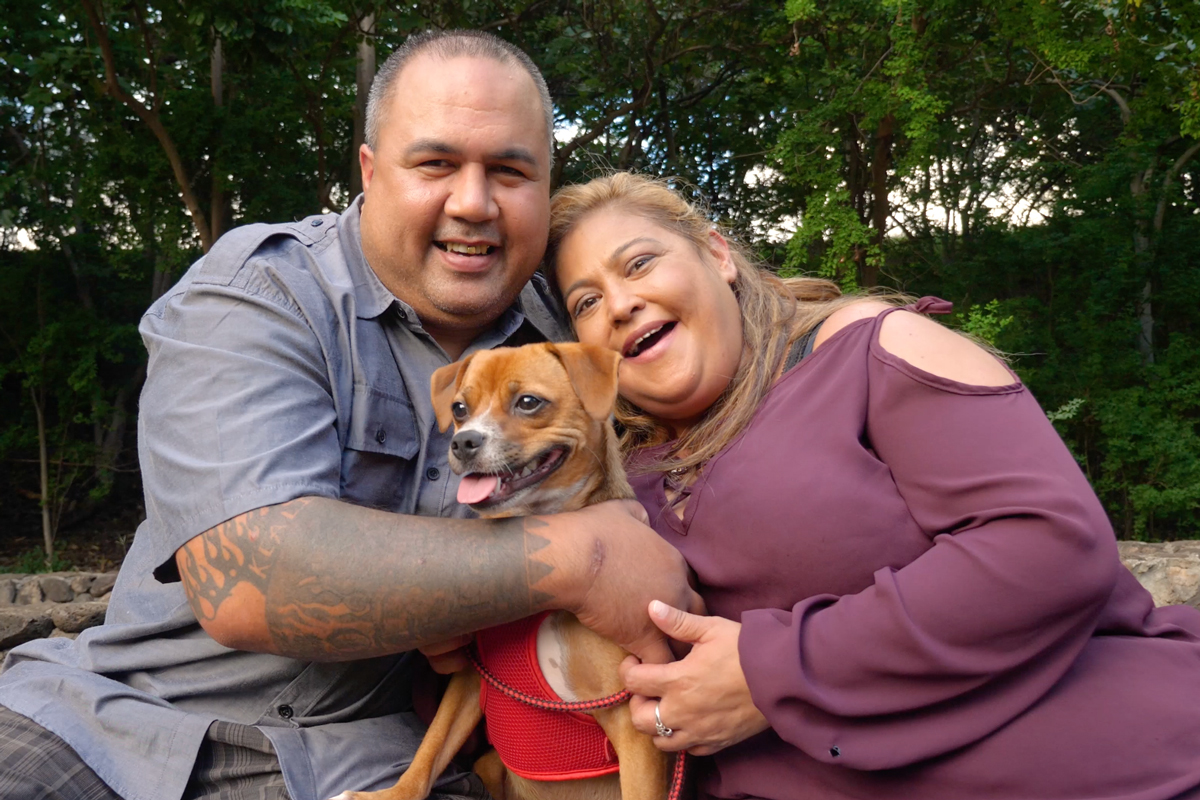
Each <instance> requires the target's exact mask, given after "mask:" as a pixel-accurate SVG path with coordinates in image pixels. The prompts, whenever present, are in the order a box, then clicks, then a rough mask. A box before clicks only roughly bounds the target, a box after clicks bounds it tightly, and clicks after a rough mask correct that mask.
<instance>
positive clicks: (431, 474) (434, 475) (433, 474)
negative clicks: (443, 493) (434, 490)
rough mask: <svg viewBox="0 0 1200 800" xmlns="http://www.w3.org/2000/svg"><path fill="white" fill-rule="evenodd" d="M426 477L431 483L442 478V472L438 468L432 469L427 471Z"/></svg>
mask: <svg viewBox="0 0 1200 800" xmlns="http://www.w3.org/2000/svg"><path fill="white" fill-rule="evenodd" d="M425 477H426V478H429V480H431V481H436V480H437V479H438V478H440V477H442V472H441V470H439V469H438V468H437V467H430V468H429V469H427V470H425Z"/></svg>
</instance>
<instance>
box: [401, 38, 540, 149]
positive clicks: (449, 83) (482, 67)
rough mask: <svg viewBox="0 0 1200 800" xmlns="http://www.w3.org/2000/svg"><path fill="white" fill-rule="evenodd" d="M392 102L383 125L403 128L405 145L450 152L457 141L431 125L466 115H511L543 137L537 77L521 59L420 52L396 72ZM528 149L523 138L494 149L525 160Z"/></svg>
mask: <svg viewBox="0 0 1200 800" xmlns="http://www.w3.org/2000/svg"><path fill="white" fill-rule="evenodd" d="M388 105H389V106H390V107H389V108H388V113H387V115H386V117H385V119H384V128H385V129H387V128H394V127H401V128H404V129H405V138H406V139H407V140H408V141H406V142H405V143H404V145H403V147H404V149H405V150H411V149H414V148H420V149H424V150H431V151H434V152H446V153H447V154H452V153H451V152H450V151H451V150H453V148H454V147H455V146H456V144H455V143H454V142H452V141H447V140H446V139H445V137H444V136H443V135H442V132H441V131H438V130H430V129H429V127H427V126H429V125H430V124H436V123H437V122H438V121H439V120H443V119H446V118H451V119H456V120H458V121H459V122H464V121H468V117H469V116H470V115H481V116H482V115H488V116H491V117H495V116H496V115H499V116H502V117H507V118H508V121H509V124H510V125H511V127H512V128H513V130H514V131H515V132H519V133H520V134H522V138H525V134H527V135H528V137H529V138H530V140H531V141H530V142H529V144H534V143H540V142H541V140H542V139H544V138H545V133H544V132H543V128H544V125H543V124H542V120H543V118H544V115H543V112H542V99H541V96H540V94H539V92H538V89H537V86H536V84H535V83H534V81H533V78H532V77H531V76H530V75H529V73H527V72H526V71H525V70H524V69H523V68H522V67H521V66H520V65H519V64H517V63H515V62H513V63H510V62H507V61H502V60H498V59H495V58H492V57H490V56H480V55H464V56H454V57H451V58H444V57H442V56H440V55H438V54H436V53H422V54H420V55H417V56H415V57H414V58H413V59H412V61H410V62H409V63H408V64H406V65H405V67H404V69H403V70H402V71H401V73H400V74H399V75H398V76H397V78H396V82H395V85H394V86H393V89H392V92H391V97H390V98H389V100H388ZM479 122H480V124H491V123H490V121H485V120H480V121H479ZM528 151H529V148H527V147H523V146H522V145H521V144H513V145H508V144H505V145H502V146H500V147H499V149H498V150H497V152H496V153H492V154H490V155H495V156H498V157H500V158H502V159H506V158H508V157H516V159H517V160H522V158H521V157H522V156H523V155H524V154H525V153H526V152H528Z"/></svg>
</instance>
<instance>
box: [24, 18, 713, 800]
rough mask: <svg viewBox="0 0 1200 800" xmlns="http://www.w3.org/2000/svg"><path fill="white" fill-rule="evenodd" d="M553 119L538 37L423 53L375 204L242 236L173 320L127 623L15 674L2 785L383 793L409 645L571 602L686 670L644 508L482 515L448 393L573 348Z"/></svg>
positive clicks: (152, 332) (399, 750)
mask: <svg viewBox="0 0 1200 800" xmlns="http://www.w3.org/2000/svg"><path fill="white" fill-rule="evenodd" d="M551 127H552V115H551V107H550V104H549V97H548V95H547V93H546V90H545V84H544V82H543V81H542V78H541V76H540V74H539V73H538V71H537V69H536V68H535V67H534V66H533V65H532V63H531V62H529V60H528V58H527V57H526V56H525V55H524V54H523V53H521V52H520V51H518V50H516V49H515V48H512V47H511V46H509V45H507V44H505V43H504V42H502V41H500V40H499V39H496V38H494V37H490V36H486V35H482V34H476V33H470V32H466V33H464V32H457V33H451V34H428V35H421V36H417V37H413V38H411V39H410V40H409V41H408V42H407V43H406V44H405V45H404V47H402V48H401V49H400V50H399V51H398V52H397V53H396V54H394V55H393V56H392V57H391V58H390V59H389V60H388V62H387V63H385V64H384V66H383V68H382V69H381V70H380V73H379V75H378V76H377V78H376V82H375V85H374V86H373V88H372V94H371V99H370V104H369V110H368V137H367V145H365V146H364V147H363V150H362V154H361V161H362V168H363V170H362V172H363V188H364V194H363V197H362V198H361V201H359V200H356V201H355V202H354V203H352V204H351V207H350V208H349V209H347V211H346V212H344V213H343V214H341V215H340V216H337V217H335V216H333V215H327V216H323V217H321V216H318V217H312V218H310V219H306V220H303V221H301V222H299V223H293V224H289V225H277V226H266V225H254V226H247V227H245V228H241V229H238V230H236V231H233V232H231V233H230V234H229V235H227V236H226V237H224V238H223V239H222V240H221V241H220V242H218V243H217V245H216V246H215V247H214V248H213V250H212V251H211V252H210V253H209V254H208V255H207V256H206V257H205V258H203V259H201V260H200V261H199V262H197V263H196V264H195V265H194V266H193V267H192V269H191V270H190V271H189V272H188V274H187V275H186V276H185V277H184V279H183V280H182V281H181V282H180V283H179V284H178V285H177V286H176V287H175V288H174V289H172V290H171V291H170V292H169V293H168V294H167V295H166V296H164V297H163V298H162V299H160V300H159V301H158V302H157V303H155V304H154V306H153V307H152V308H151V309H150V310H149V311H148V312H147V314H146V316H145V317H144V319H143V322H142V326H141V330H142V334H143V338H144V339H145V341H146V345H147V348H148V350H149V353H150V361H149V377H148V379H147V383H146V387H145V390H144V392H143V395H142V402H141V415H140V421H139V440H140V441H139V446H140V457H141V464H142V475H143V480H144V482H145V490H146V500H147V502H146V511H147V520H146V522H145V523H144V524H143V525H142V527H141V528H140V529H139V531H138V534H137V537H136V538H135V540H134V544H133V547H132V548H131V550H130V553H129V556H128V558H127V560H126V562H125V565H124V566H123V568H122V571H121V575H120V577H119V580H118V582H117V587H116V588H115V590H114V592H113V599H112V604H111V605H110V607H109V613H108V617H107V619H106V623H105V625H104V626H102V627H100V628H96V629H93V630H90V631H86V632H84V633H83V634H82V635H80V637H79V639H78V640H77V641H76V642H74V643H72V642H68V641H66V640H47V641H43V642H38V643H33V644H31V645H28V646H26V647H24V648H20V649H18V650H17V651H14V653H13V654H12V655H11V657H10V658H9V660H8V662H7V664H6V671H5V673H4V674H3V675H0V705H3V706H5V707H6V708H5V709H3V710H0V795H3V796H5V797H27V796H30V797H32V796H37V797H43V796H49V797H64V798H72V800H74V799H75V798H79V797H88V798H93V797H94V798H105V800H108V799H109V798H112V797H121V798H125V800H173V799H174V798H178V797H181V796H183V797H189V798H192V797H214V798H216V797H220V798H241V797H255V798H259V797H263V798H276V797H279V798H283V797H290V798H291V799H292V800H319V799H320V798H323V797H328V796H331V795H332V794H335V793H336V792H338V791H341V790H343V789H359V788H382V787H383V786H386V785H390V783H391V782H392V781H394V779H395V777H396V775H397V773H398V772H399V770H400V769H401V766H402V764H403V763H404V762H405V761H406V760H407V758H408V757H409V756H411V754H412V752H413V751H414V750H415V747H416V744H417V741H418V739H419V725H418V724H417V723H416V722H415V720H414V717H413V715H412V713H411V680H410V678H411V674H412V670H413V661H414V659H416V658H417V656H415V655H414V654H413V653H411V652H409V651H412V650H413V648H417V647H422V646H426V647H428V648H429V649H430V651H431V652H434V653H438V652H442V651H444V650H446V649H448V648H452V647H453V646H455V645H457V644H459V643H461V642H462V641H464V639H465V635H466V634H468V633H469V632H470V631H474V630H478V629H480V628H483V627H487V626H491V625H495V624H498V623H501V622H505V621H509V620H513V619H517V618H520V617H524V616H527V615H529V614H531V613H534V612H536V611H538V610H541V609H545V608H566V609H568V610H571V611H573V612H575V613H576V614H577V615H579V616H580V618H581V619H582V620H583V621H584V622H585V623H587V624H589V625H592V626H593V627H595V628H596V629H597V630H599V631H600V632H602V633H604V634H605V635H608V636H610V637H611V638H614V639H615V640H616V641H618V642H619V643H621V644H623V645H625V646H626V647H627V648H628V649H630V650H631V651H633V652H634V653H635V654H638V655H640V656H643V657H644V658H650V659H657V660H665V659H666V658H667V657H668V656H667V654H666V650H665V646H664V644H663V643H662V641H661V639H660V638H659V637H658V635H657V633H656V629H654V627H653V626H652V625H651V623H650V622H649V620H648V618H647V616H646V607H647V605H648V602H649V601H650V600H651V599H653V598H660V599H664V600H666V601H668V602H672V603H673V604H675V605H677V606H680V605H681V606H685V607H686V606H688V605H691V606H693V607H694V606H695V604H696V602H697V600H696V597H695V595H694V594H693V593H692V592H691V591H690V589H688V587H687V585H686V580H685V567H684V565H683V563H682V561H681V559H679V557H678V555H677V554H676V553H675V551H674V550H673V549H671V548H670V547H668V546H667V545H665V544H664V543H662V542H661V541H660V540H659V539H658V537H657V536H656V535H655V534H654V533H653V532H652V531H651V530H650V529H649V528H647V527H646V526H645V525H644V524H643V522H644V512H640V509H638V507H636V506H635V505H633V504H630V503H616V502H614V503H608V504H604V505H602V506H597V507H594V508H592V509H588V510H585V511H582V512H577V513H574V514H563V515H558V516H555V517H544V518H528V519H518V520H509V521H504V522H498V523H497V522H485V521H481V520H474V519H464V518H463V517H466V516H468V514H467V512H466V511H465V510H464V509H463V508H461V507H460V506H459V505H458V504H457V503H456V502H455V500H454V498H455V488H456V487H455V482H456V479H455V478H454V476H453V475H452V473H451V472H450V470H449V468H448V464H447V446H448V433H447V434H442V433H440V432H438V431H437V429H436V422H435V420H434V416H433V412H432V409H431V407H430V400H429V390H428V383H429V376H430V374H431V373H432V371H433V370H434V369H436V368H437V367H439V366H441V365H443V364H446V363H449V362H451V361H452V360H455V359H457V358H458V357H460V356H462V355H464V354H467V353H469V352H472V351H474V350H477V349H480V348H485V347H494V346H497V345H501V344H519V343H523V342H526V341H533V340H537V339H541V338H545V337H553V336H557V335H559V333H560V332H559V330H558V329H557V326H556V323H555V321H554V318H553V316H552V315H551V314H550V313H548V311H547V303H548V300H547V299H546V298H547V297H548V292H547V291H546V288H545V286H544V285H543V284H541V283H539V282H537V281H532V280H531V278H532V277H533V273H534V270H535V269H536V266H537V264H538V262H539V260H540V258H541V256H542V252H543V249H544V246H545V241H546V226H547V218H548V195H549V174H550V152H551V139H550V135H551ZM440 785H441V786H442V787H443V791H444V792H445V793H447V794H450V795H463V794H467V795H475V796H478V795H479V794H480V793H481V789H480V787H479V786H478V783H477V782H472V781H471V780H470V779H468V778H461V777H460V776H458V775H448V776H445V777H444V778H443V782H442V784H440Z"/></svg>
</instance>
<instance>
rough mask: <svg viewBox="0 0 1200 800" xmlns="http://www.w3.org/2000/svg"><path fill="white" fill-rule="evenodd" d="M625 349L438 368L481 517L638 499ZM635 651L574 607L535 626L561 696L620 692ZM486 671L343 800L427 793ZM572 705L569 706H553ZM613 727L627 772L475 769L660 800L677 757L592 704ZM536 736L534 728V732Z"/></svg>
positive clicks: (529, 796) (612, 739) (624, 713)
mask: <svg viewBox="0 0 1200 800" xmlns="http://www.w3.org/2000/svg"><path fill="white" fill-rule="evenodd" d="M620 360H621V358H620V355H619V354H617V353H615V352H613V351H610V350H605V349H603V348H599V347H594V346H591V345H582V344H535V345H526V346H525V347H519V348H498V349H496V350H486V351H480V352H477V353H474V354H472V355H471V356H468V357H467V358H465V359H463V360H462V361H460V362H458V363H455V364H450V365H448V366H445V367H442V368H441V369H439V370H437V371H436V372H434V373H433V380H432V386H431V392H432V396H433V408H434V412H435V413H436V415H437V421H438V427H439V428H440V429H441V430H443V431H444V430H446V429H447V428H448V427H449V426H450V423H451V422H454V423H455V424H456V426H457V427H456V430H455V435H454V438H453V440H452V443H451V452H450V463H451V467H452V468H453V469H454V471H455V472H456V473H457V474H459V475H462V481H461V483H460V485H459V491H458V499H459V502H462V503H465V504H467V505H469V506H471V507H472V508H473V509H474V510H475V511H476V512H478V514H479V515H480V516H481V517H485V518H499V517H513V516H521V515H526V514H553V513H558V512H562V511H574V510H577V509H580V508H583V507H584V506H588V505H592V504H594V503H600V502H603V501H605V500H612V499H619V498H632V497H633V491H632V490H631V489H630V487H629V482H628V481H627V480H626V479H625V471H624V469H623V467H622V464H621V457H620V453H619V451H618V449H617V443H616V434H615V432H614V431H613V428H612V423H611V421H610V415H611V413H612V408H613V403H614V402H615V400H616V395H617V367H618V364H619V363H620ZM626 655H627V654H626V653H625V651H624V650H622V649H621V648H620V647H619V646H617V645H616V644H613V643H612V642H610V641H608V640H606V639H603V638H601V637H600V636H598V635H596V634H595V633H593V632H592V631H591V630H589V629H587V628H585V627H584V626H583V625H582V624H580V623H579V621H578V620H577V619H575V617H574V616H572V615H571V614H568V613H566V612H555V613H552V614H550V615H549V616H547V617H545V619H544V620H543V621H542V622H541V625H540V627H539V628H538V630H537V662H538V664H539V665H540V668H541V671H542V673H543V675H544V676H545V680H546V683H547V684H548V685H549V687H550V688H551V689H552V690H553V691H554V693H556V694H558V696H559V697H560V698H562V699H563V700H568V701H574V700H592V699H596V698H600V697H605V696H608V695H611V694H615V693H617V692H619V691H621V690H622V688H623V687H622V685H621V681H620V679H619V677H618V675H617V666H618V665H619V664H620V663H621V661H622V660H623V659H624V658H625V656H626ZM480 691H481V684H480V677H479V675H478V673H476V672H475V671H474V670H473V669H468V670H464V671H462V672H458V673H456V674H455V675H454V676H453V677H452V678H451V681H450V686H449V688H447V690H446V694H445V696H444V697H443V698H442V702H441V705H440V706H438V710H437V715H436V716H435V717H434V720H433V723H432V724H431V725H430V727H429V730H428V732H427V733H426V734H425V738H424V740H423V741H422V742H421V746H420V748H419V749H418V750H417V753H416V756H415V757H414V758H413V763H412V764H411V766H409V768H408V770H407V771H406V772H405V773H404V774H403V775H402V776H401V777H400V780H399V781H398V782H397V783H396V785H395V786H393V787H392V788H390V789H386V790H384V791H381V792H345V793H343V794H342V795H339V797H338V800H423V798H425V797H427V796H428V795H429V793H430V791H431V789H432V787H433V782H434V781H435V780H436V779H437V777H438V776H439V775H440V774H441V772H442V770H443V769H445V768H446V765H447V764H449V762H450V759H451V758H453V756H454V754H455V753H457V752H458V749H459V748H460V747H462V745H463V743H464V742H465V741H466V739H467V737H468V736H469V735H470V733H471V731H472V730H474V728H475V726H476V725H477V724H478V723H479V720H480V718H481V717H482V712H481V710H480ZM551 713H566V712H551ZM587 713H588V714H589V715H590V716H592V718H594V719H595V720H596V722H598V723H599V724H600V727H601V728H603V732H604V734H605V735H606V736H607V737H608V741H609V743H611V747H612V750H613V751H614V752H615V754H616V758H617V760H618V761H619V762H620V772H619V774H607V775H603V776H599V777H586V778H583V779H579V780H562V779H558V778H556V779H552V780H531V779H529V778H526V777H522V776H520V775H518V774H516V773H515V772H513V771H511V770H509V769H507V768H506V767H505V766H504V764H503V762H501V761H500V758H499V756H498V755H497V754H496V752H495V751H492V752H490V753H488V754H487V755H485V756H484V757H482V758H480V759H479V761H477V762H476V764H475V772H476V773H478V774H479V776H480V777H481V778H482V779H483V782H484V784H485V785H486V786H487V788H488V791H489V792H491V793H492V796H493V797H495V798H496V800H576V799H578V800H584V799H585V798H587V800H617V799H618V798H623V800H661V799H662V798H664V797H666V795H667V780H668V774H667V773H668V757H667V756H666V755H665V754H664V753H662V752H660V751H659V750H658V749H656V748H655V747H654V745H653V742H652V741H651V739H650V738H649V737H648V736H645V735H643V734H642V733H639V732H638V731H637V730H635V729H634V727H633V721H632V719H631V717H630V712H629V704H628V703H622V704H620V705H617V706H613V707H610V708H604V709H599V710H595V711H589V712H587ZM531 733H532V732H531Z"/></svg>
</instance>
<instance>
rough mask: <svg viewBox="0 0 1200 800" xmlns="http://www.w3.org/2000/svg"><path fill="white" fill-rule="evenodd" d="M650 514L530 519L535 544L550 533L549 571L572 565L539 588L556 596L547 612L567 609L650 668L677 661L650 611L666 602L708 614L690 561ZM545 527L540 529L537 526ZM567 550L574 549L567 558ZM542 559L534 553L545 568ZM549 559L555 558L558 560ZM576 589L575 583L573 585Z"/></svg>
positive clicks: (634, 511) (601, 512) (603, 512)
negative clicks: (659, 530) (556, 566)
mask: <svg viewBox="0 0 1200 800" xmlns="http://www.w3.org/2000/svg"><path fill="white" fill-rule="evenodd" d="M648 522H649V519H648V517H647V516H646V511H645V509H643V508H642V507H641V505H639V504H638V503H635V502H633V501H631V500H612V501H609V502H607V503H601V504H599V505H596V506H592V507H590V508H585V509H583V510H581V511H574V512H570V513H566V514H557V515H555V516H551V517H529V518H527V519H526V528H525V530H526V535H527V536H529V537H532V536H535V535H537V534H538V533H539V532H542V531H544V532H545V536H546V537H547V539H548V541H547V544H548V545H549V546H548V547H546V549H545V551H544V552H545V556H544V558H545V559H546V562H545V563H547V564H550V563H554V564H563V563H564V562H566V563H567V564H569V566H568V568H567V569H566V570H555V571H554V572H551V573H550V574H548V575H547V576H546V578H545V579H544V580H541V581H533V580H531V585H532V586H533V588H535V589H542V588H543V587H545V590H548V591H550V592H551V593H552V594H553V595H554V597H555V601H554V602H552V603H551V604H550V605H548V606H547V607H553V608H564V609H566V610H567V611H570V612H571V613H573V614H574V615H575V616H576V617H578V618H579V621H580V622H582V623H583V624H584V625H586V626H587V627H589V628H591V629H592V630H594V631H596V632H597V633H599V634H600V635H601V636H604V637H606V638H608V639H611V640H612V641H614V642H616V643H617V644H619V645H621V647H623V648H625V649H626V650H628V651H629V652H631V653H633V654H634V655H635V656H637V657H638V658H639V659H641V660H642V661H644V662H647V663H660V664H662V663H667V662H669V661H672V660H673V658H674V657H673V655H672V653H671V650H670V648H669V646H668V644H667V640H666V637H664V636H663V633H662V631H660V630H659V629H658V627H656V626H655V625H654V623H653V622H651V620H650V617H649V616H648V615H647V613H646V608H647V606H648V605H649V603H650V601H652V600H661V601H663V602H665V603H667V604H668V605H671V606H674V607H676V608H685V609H688V610H689V611H692V612H694V613H699V614H702V613H704V602H703V601H702V600H701V599H700V595H698V594H696V592H695V591H693V590H692V588H691V586H689V585H688V566H687V563H686V562H685V561H684V560H683V556H681V555H680V554H679V551H678V550H676V549H675V548H674V547H671V546H670V545H669V544H667V543H666V542H665V541H663V540H662V538H661V537H660V536H659V535H658V534H657V533H655V532H654V530H653V529H652V528H650V527H649V525H648V524H647V523H648ZM539 523H540V524H541V525H543V526H544V528H541V529H539V528H538V527H537V526H538V524H539ZM565 544H569V545H570V546H571V547H572V548H573V550H571V551H570V553H571V554H570V555H566V554H565V552H566V549H565V547H564V545H565ZM539 557H543V556H542V553H541V552H534V553H531V557H530V560H531V562H533V561H538V560H540V558H539ZM550 559H554V560H553V561H551V560H550ZM572 582H573V583H572Z"/></svg>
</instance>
